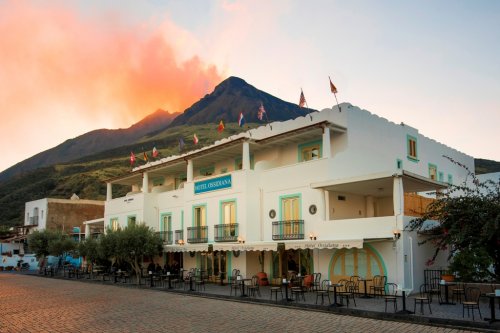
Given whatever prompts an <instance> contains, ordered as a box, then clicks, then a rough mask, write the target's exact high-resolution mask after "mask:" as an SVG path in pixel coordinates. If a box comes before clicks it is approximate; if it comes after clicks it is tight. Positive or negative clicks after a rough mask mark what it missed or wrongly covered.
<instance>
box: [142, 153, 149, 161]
mask: <svg viewBox="0 0 500 333" xmlns="http://www.w3.org/2000/svg"><path fill="white" fill-rule="evenodd" d="M143 155H144V162H147V161H148V154H146V152H144V153H143Z"/></svg>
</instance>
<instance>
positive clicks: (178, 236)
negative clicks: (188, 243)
mask: <svg viewBox="0 0 500 333" xmlns="http://www.w3.org/2000/svg"><path fill="white" fill-rule="evenodd" d="M179 241H182V242H184V230H182V229H181V230H175V244H179Z"/></svg>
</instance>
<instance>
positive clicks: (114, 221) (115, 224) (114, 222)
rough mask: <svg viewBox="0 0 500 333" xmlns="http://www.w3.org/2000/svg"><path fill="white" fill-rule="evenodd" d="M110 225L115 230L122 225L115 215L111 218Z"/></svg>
mask: <svg viewBox="0 0 500 333" xmlns="http://www.w3.org/2000/svg"><path fill="white" fill-rule="evenodd" d="M109 227H110V228H111V230H113V231H116V230H118V228H119V227H120V225H119V224H118V218H117V217H114V218H112V219H111V221H110V223H109Z"/></svg>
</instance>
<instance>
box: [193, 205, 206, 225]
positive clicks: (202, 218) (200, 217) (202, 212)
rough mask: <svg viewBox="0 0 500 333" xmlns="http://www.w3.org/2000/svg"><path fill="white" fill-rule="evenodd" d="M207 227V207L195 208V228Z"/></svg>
mask: <svg viewBox="0 0 500 333" xmlns="http://www.w3.org/2000/svg"><path fill="white" fill-rule="evenodd" d="M205 225H206V207H205V206H198V207H194V226H195V227H202V226H205Z"/></svg>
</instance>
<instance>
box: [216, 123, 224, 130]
mask: <svg viewBox="0 0 500 333" xmlns="http://www.w3.org/2000/svg"><path fill="white" fill-rule="evenodd" d="M223 130H224V122H223V121H222V120H221V121H220V123H219V126H217V132H219V133H222V131H223Z"/></svg>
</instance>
